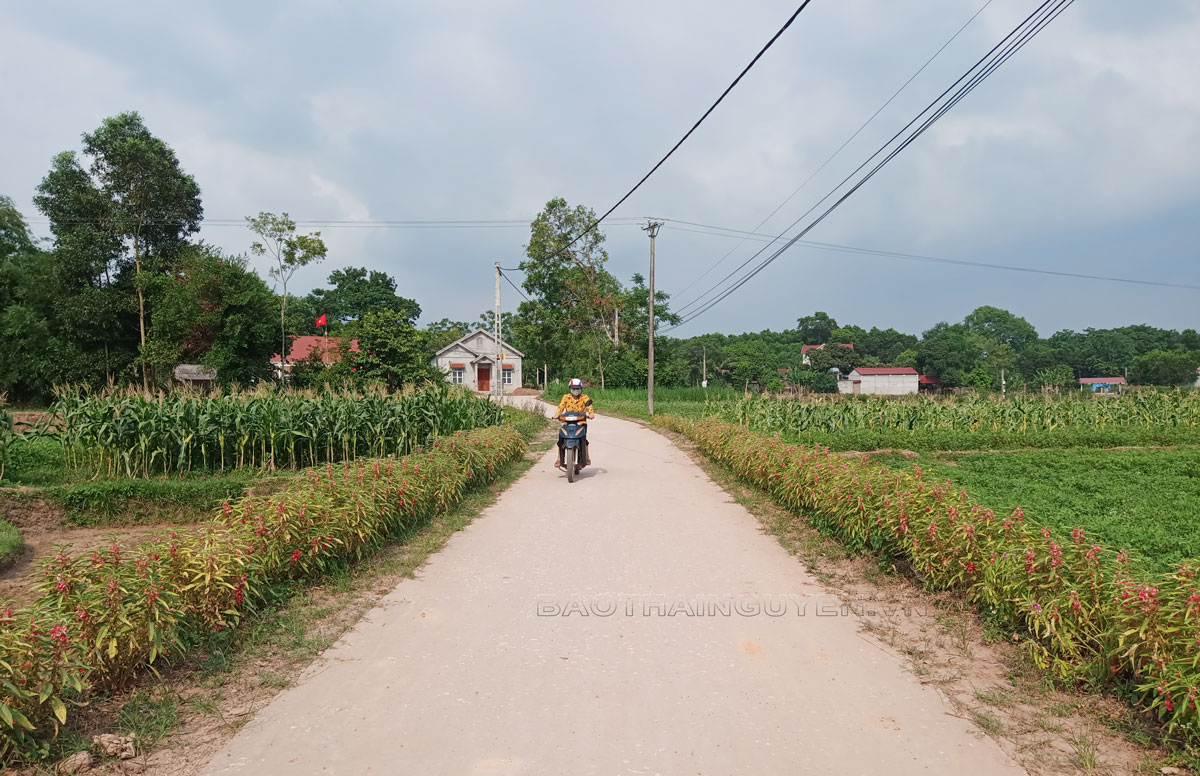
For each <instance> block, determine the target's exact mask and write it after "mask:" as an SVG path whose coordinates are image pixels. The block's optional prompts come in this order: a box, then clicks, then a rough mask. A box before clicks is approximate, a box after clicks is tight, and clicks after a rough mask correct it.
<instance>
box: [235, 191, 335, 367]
mask: <svg viewBox="0 0 1200 776" xmlns="http://www.w3.org/2000/svg"><path fill="white" fill-rule="evenodd" d="M246 223H247V224H249V226H250V231H252V232H254V233H255V234H257V235H258V236H259V238H260V240H257V241H255V242H254V243H252V244H251V245H250V252H251V253H253V254H254V255H255V256H266V257H268V258H269V259H270V260H271V261H273V262H274V266H272V267H271V268H270V269H269V270H267V274H268V275H270V276H271V277H272V278H273V279H274V280H275V281H277V282H278V283H279V284H280V286H282V291H283V293H282V294H281V295H280V298H279V340H280V345H279V358H280V363H281V364H282V363H285V362H286V361H287V353H288V344H287V284H288V281H289V280H291V279H292V275H294V274H296V270H298V269H300V268H301V267H304V266H307V265H309V264H312V263H314V262H317V261H320V260H321V259H323V258H325V254H326V252H327V249H326V248H325V243H324V241H322V240H321V233H320V232H313V233H312V234H296V222H295V221H293V220H292V219H291V218H289V217H288V214H287V213H284V214H283V215H279V216H277V215H275V214H274V213H259V214H258V215H257V216H254V217H253V218H252V217H250V216H247V217H246ZM285 374H286V372H285Z"/></svg>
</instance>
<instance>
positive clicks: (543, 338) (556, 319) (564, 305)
mask: <svg viewBox="0 0 1200 776" xmlns="http://www.w3.org/2000/svg"><path fill="white" fill-rule="evenodd" d="M595 218H596V215H595V211H593V210H592V209H591V208H587V207H584V206H583V205H578V206H576V207H574V208H572V207H570V206H569V205H568V204H567V202H566V200H564V199H562V198H556V199H552V200H550V201H549V202H548V203H546V207H545V209H544V210H543V211H542V212H541V213H539V214H538V216H537V217H536V218H535V219H534V220H533V223H532V224H531V225H530V234H529V243H528V245H527V246H526V249H525V255H526V259H525V261H522V262H521V269H522V271H524V273H525V280H524V283H523V286H524V288H525V291H526V292H527V293H528V294H529V295H530V296H532V297H534V299H533V300H531V301H529V302H522V303H521V306H520V308H519V310H518V314H519V315H520V316H521V317H522V318H523V321H521V322H520V323H519V324H518V326H517V328H518V330H519V331H521V332H522V333H523V334H524V335H525V336H527V337H529V338H530V340H531V341H532V342H534V343H543V344H542V346H540V347H537V348H536V349H534V350H532V351H530V352H531V353H532V354H533V355H534V358H535V361H536V360H545V361H549V362H551V363H555V364H559V363H562V358H563V357H564V356H566V355H567V354H568V353H569V352H570V351H571V349H572V348H573V347H578V346H579V345H581V344H582V343H578V340H581V339H590V340H592V342H591V343H590V344H591V345H592V347H593V348H594V351H593V352H594V353H595V355H596V361H595V363H596V367H597V370H598V372H599V375H600V384H601V385H603V384H604V354H605V352H606V351H609V352H611V347H606V345H607V346H615V345H616V344H617V343H618V342H619V335H618V333H617V326H618V325H619V322H618V316H617V314H616V311H617V307H618V296H619V294H620V292H621V284H620V282H619V281H618V280H617V279H616V278H615V277H613V275H612V274H611V273H610V272H609V271H608V270H607V269H605V264H606V263H607V262H608V253H607V252H606V251H605V250H604V240H605V237H604V233H603V232H601V231H600V230H599V229H593V230H591V231H587V227H588V226H589V225H590V224H591V223H592V222H593V221H595ZM564 332H566V333H568V334H570V335H573V336H572V337H570V339H571V340H572V341H571V342H564V339H566V338H564V337H563V334H564Z"/></svg>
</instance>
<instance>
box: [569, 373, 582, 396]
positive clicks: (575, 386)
mask: <svg viewBox="0 0 1200 776" xmlns="http://www.w3.org/2000/svg"><path fill="white" fill-rule="evenodd" d="M567 387H568V388H570V390H571V393H576V392H578V391H582V390H583V380H580V379H579V378H578V377H573V378H571V382H569V383H567Z"/></svg>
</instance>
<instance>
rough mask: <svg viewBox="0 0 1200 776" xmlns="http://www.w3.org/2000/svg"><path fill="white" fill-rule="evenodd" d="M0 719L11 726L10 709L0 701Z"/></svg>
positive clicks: (11, 716)
mask: <svg viewBox="0 0 1200 776" xmlns="http://www.w3.org/2000/svg"><path fill="white" fill-rule="evenodd" d="M0 719H2V720H4V723H5V724H6V725H8V726H9V727H12V726H13V715H12V710H11V709H9V708H8V707H7V706H5V705H4V704H3V703H0Z"/></svg>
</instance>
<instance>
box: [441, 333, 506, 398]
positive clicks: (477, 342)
mask: <svg viewBox="0 0 1200 776" xmlns="http://www.w3.org/2000/svg"><path fill="white" fill-rule="evenodd" d="M465 344H466V347H465V348H464V347H462V346H459V347H455V348H454V349H453V350H448V351H446V352H445V353H443V354H441V355H440V356H438V357H436V358H435V359H434V361H433V363H434V366H436V367H437V368H438V369H440V370H441V371H442V372H443V373H445V375H446V380H447V382H449V380H450V365H451V364H466V368H465V369H464V370H463V383H462V384H463V386H465V387H467V388H470V389H471V390H472V391H478V390H479V383H478V380H477V378H476V366H477V365H476V364H472V363H471V362H472V361H478V360H479V357H478V356H475V355H472V354H471V352H470V350H467V349H466V348H470V349H471V350H474V351H475V352H476V353H478V354H479V355H480V356H486V357H487V359H488V361H487V363H488V365H490V364H491V362H492V361H494V360H495V358H496V345H495V340H494V339H492V338H491V337H487V336H484V335H482V334H481V335H479V336H476V337H472V338H471V339H469V340H467V342H466V343H465ZM505 356H506V357H505V359H504V363H506V364H512V368H513V378H512V384H511V385H506V386H504V389H505V390H506V391H511V390H514V389H516V388H520V387H521V380H522V377H523V375H522V363H521V358H520V356H517V355H516V354H514V353H511V352H505ZM500 379H501V371H500V370H499V369H493V370H492V378H491V380H492V390H495V385H496V381H497V380H500Z"/></svg>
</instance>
